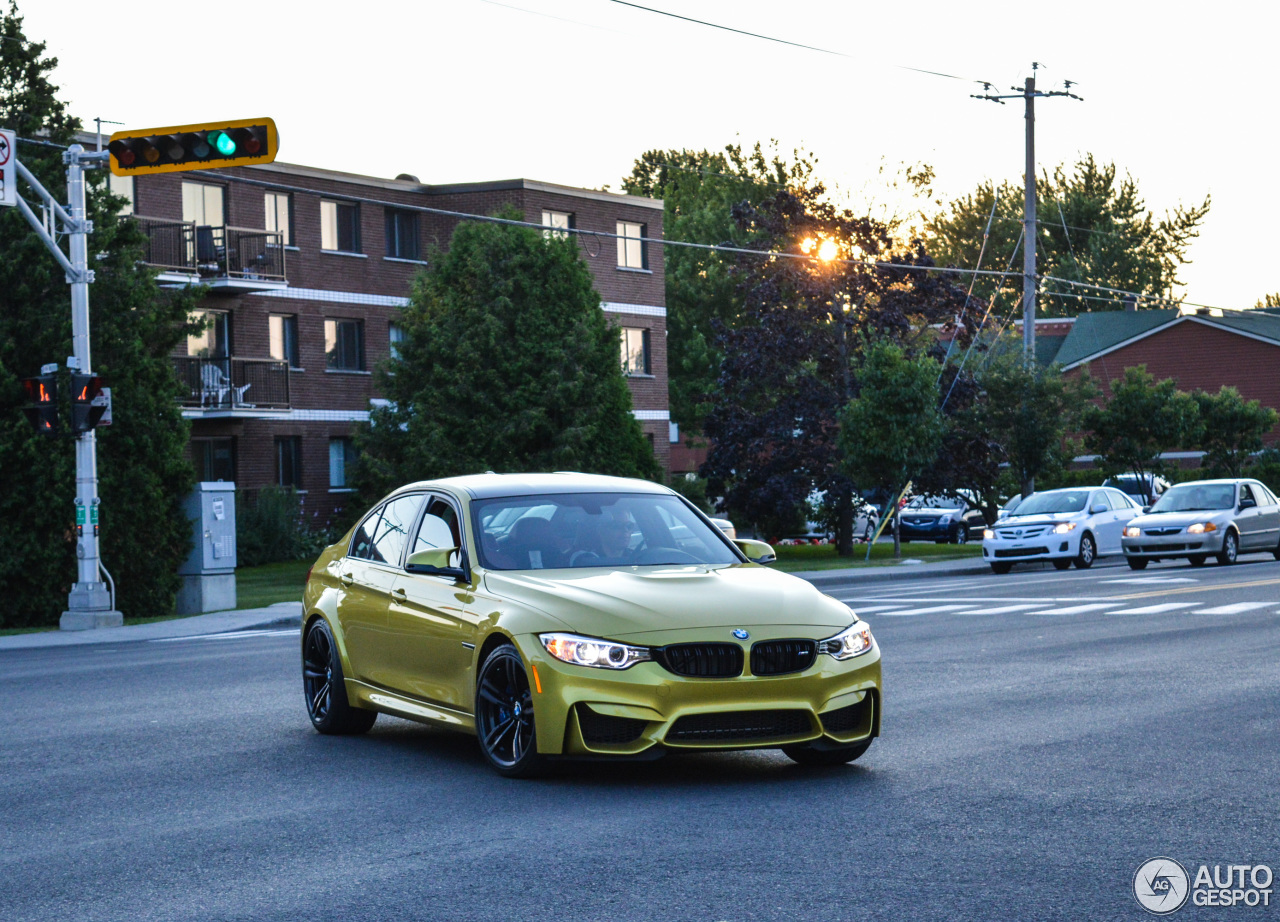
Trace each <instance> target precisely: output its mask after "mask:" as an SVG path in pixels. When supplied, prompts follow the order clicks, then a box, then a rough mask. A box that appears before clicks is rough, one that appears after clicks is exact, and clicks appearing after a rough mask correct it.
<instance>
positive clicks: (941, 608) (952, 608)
mask: <svg viewBox="0 0 1280 922" xmlns="http://www.w3.org/2000/svg"><path fill="white" fill-rule="evenodd" d="M977 607H978V606H976V605H935V606H933V607H932V608H909V609H907V610H906V611H882V612H880V617H882V618H896V617H900V616H908V615H910V616H915V615H932V614H941V613H942V612H959V611H961V610H963V609H970V608H977Z"/></svg>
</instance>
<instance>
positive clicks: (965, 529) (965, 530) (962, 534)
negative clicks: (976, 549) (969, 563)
mask: <svg viewBox="0 0 1280 922" xmlns="http://www.w3.org/2000/svg"><path fill="white" fill-rule="evenodd" d="M955 543H956V544H968V543H969V526H968V525H965V524H964V523H963V522H961V523H960V527H959V528H957V529H956V541H955Z"/></svg>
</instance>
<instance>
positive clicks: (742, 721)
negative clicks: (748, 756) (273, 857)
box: [666, 711, 813, 743]
mask: <svg viewBox="0 0 1280 922" xmlns="http://www.w3.org/2000/svg"><path fill="white" fill-rule="evenodd" d="M812 729H813V727H812V724H811V723H810V722H809V713H808V711H731V712H729V713H727V714H689V715H687V716H685V717H681V718H680V719H679V720H677V721H676V722H675V724H673V725H672V727H671V729H670V730H669V731H668V732H667V735H666V739H667V740H668V741H669V742H673V743H749V742H755V741H759V740H772V739H786V738H788V737H793V736H805V735H806V734H808V733H810V732H811V731H812Z"/></svg>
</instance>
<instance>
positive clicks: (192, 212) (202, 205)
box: [182, 182, 227, 227]
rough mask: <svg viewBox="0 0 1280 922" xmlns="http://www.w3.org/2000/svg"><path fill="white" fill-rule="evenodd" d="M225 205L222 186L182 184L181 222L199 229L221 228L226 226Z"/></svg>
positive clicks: (195, 183)
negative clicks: (196, 226)
mask: <svg viewBox="0 0 1280 922" xmlns="http://www.w3.org/2000/svg"><path fill="white" fill-rule="evenodd" d="M225 208H226V205H225V203H224V201H223V194H222V186H212V185H209V184H208V183H203V182H184V183H183V184H182V220H183V221H185V222H186V223H188V224H195V225H198V226H200V227H222V226H223V225H224V224H226V223H227V222H226V211H225Z"/></svg>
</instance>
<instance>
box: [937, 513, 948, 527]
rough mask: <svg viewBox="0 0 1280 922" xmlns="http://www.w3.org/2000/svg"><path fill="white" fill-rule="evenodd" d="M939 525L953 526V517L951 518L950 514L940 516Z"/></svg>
mask: <svg viewBox="0 0 1280 922" xmlns="http://www.w3.org/2000/svg"><path fill="white" fill-rule="evenodd" d="M938 524H939V525H950V524H951V516H950V515H949V514H948V515H943V516H939V517H938Z"/></svg>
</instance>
